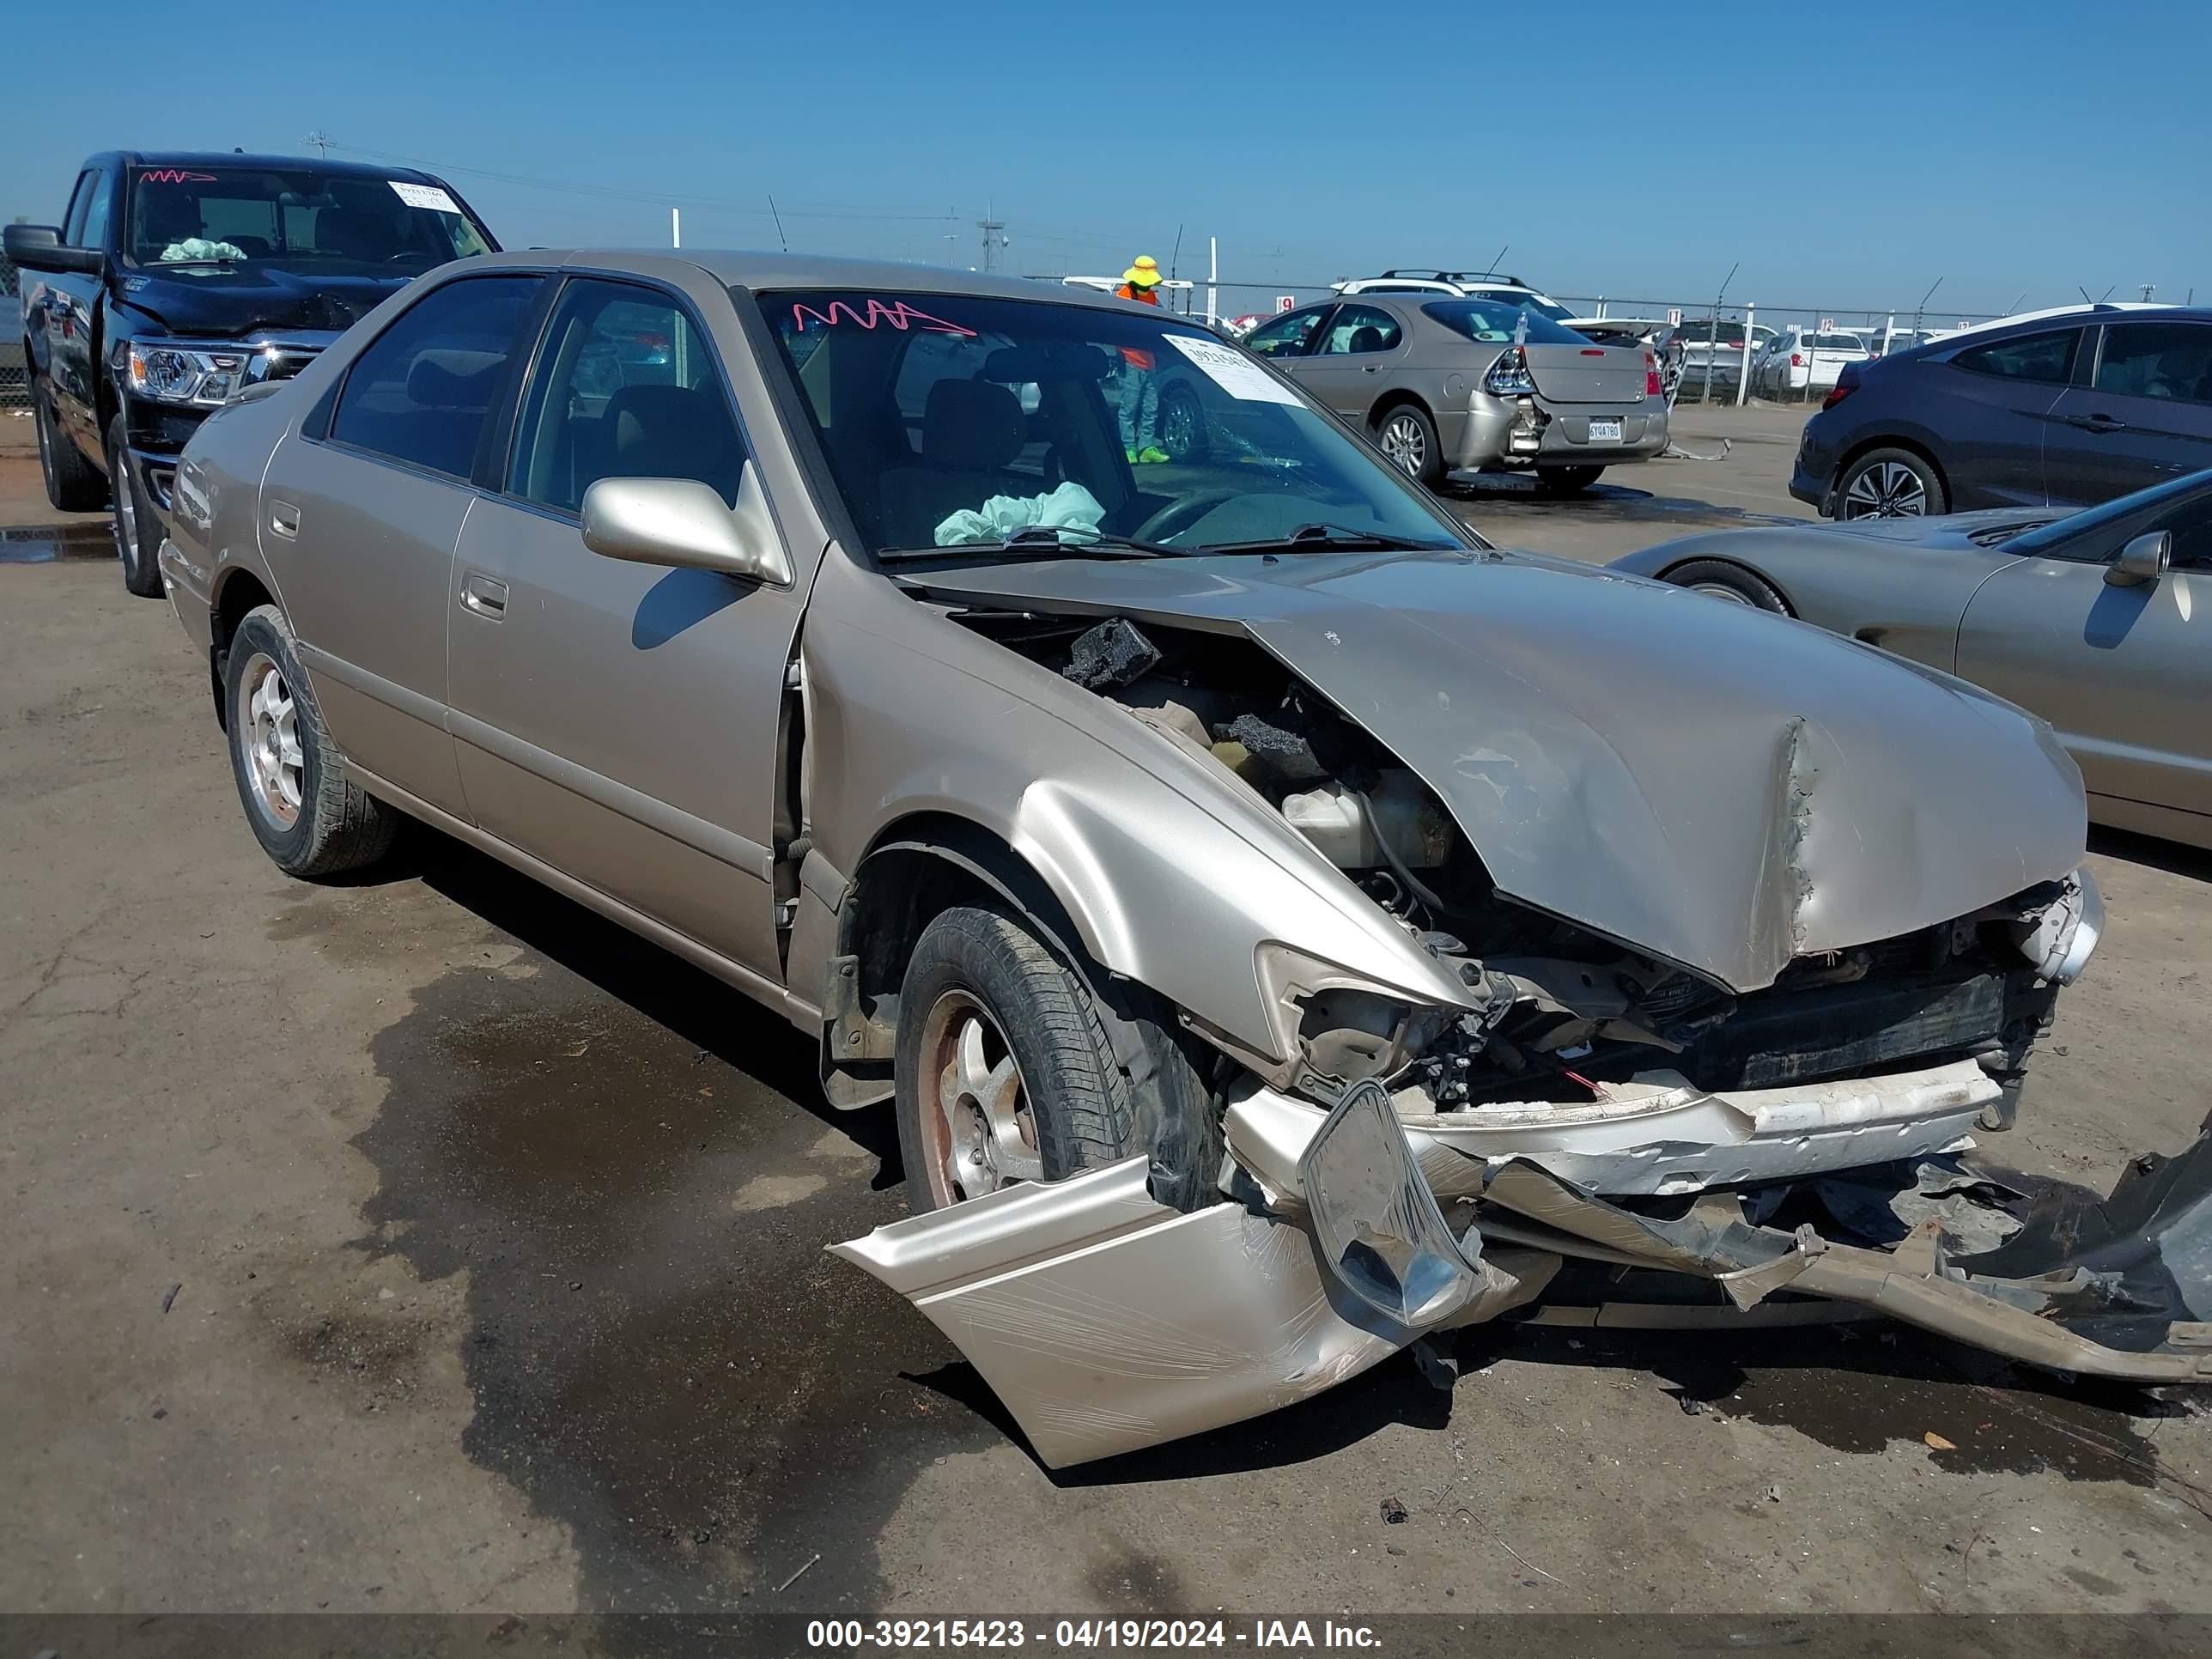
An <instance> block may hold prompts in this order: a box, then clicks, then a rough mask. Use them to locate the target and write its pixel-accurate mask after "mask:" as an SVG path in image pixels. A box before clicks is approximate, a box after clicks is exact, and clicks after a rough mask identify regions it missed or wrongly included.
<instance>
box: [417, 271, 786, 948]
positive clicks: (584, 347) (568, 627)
mask: <svg viewBox="0 0 2212 1659" xmlns="http://www.w3.org/2000/svg"><path fill="white" fill-rule="evenodd" d="M716 301H719V303H718V304H717V303H715V302H716ZM708 305H712V306H713V307H714V310H715V311H716V312H717V313H720V315H721V317H722V320H723V321H724V323H725V325H726V326H725V329H724V331H723V337H724V339H725V340H726V341H728V342H731V343H733V356H734V353H735V352H742V351H744V350H745V348H744V345H743V344H742V343H741V337H739V335H738V331H737V323H736V319H735V317H734V315H732V314H730V310H729V300H728V296H727V295H726V294H725V293H721V292H720V291H719V290H714V289H708V288H706V287H705V285H704V284H703V282H702V284H701V291H700V292H699V293H698V294H696V295H684V294H680V293H678V291H677V290H675V289H671V288H668V287H664V286H660V285H658V284H653V283H633V282H627V281H620V280H617V279H615V278H612V277H602V276H573V277H571V278H570V279H569V280H568V282H567V283H566V284H565V285H564V286H563V288H562V292H561V295H560V298H559V301H558V302H557V303H556V305H555V307H554V308H553V312H552V316H551V319H550V322H549V323H548V325H547V326H546V329H545V332H544V340H543V342H542V343H540V345H539V346H538V350H537V354H536V362H535V366H534V367H533V368H532V371H531V376H530V384H529V386H527V388H526V390H525V392H524V393H523V396H522V398H521V401H520V409H519V411H518V414H517V417H516V419H515V421H514V423H513V440H512V442H511V445H510V446H509V448H510V449H511V459H510V460H508V461H507V464H506V465H504V466H503V467H495V470H494V471H492V472H491V473H489V474H488V475H487V477H491V478H495V479H497V480H499V481H501V483H502V484H503V488H501V489H498V490H497V491H496V492H495V493H488V494H487V495H486V496H485V497H484V498H483V499H482V500H479V501H477V503H476V505H475V507H473V508H472V510H471V512H470V513H469V515H468V519H467V522H466V524H465V526H463V528H462V530H461V532H460V540H459V549H458V556H457V558H456V560H455V562H454V566H453V583H452V588H451V593H450V598H449V599H447V604H446V606H445V611H444V617H445V621H446V623H447V626H449V627H450V629H451V630H452V632H451V640H452V653H451V659H452V668H453V690H452V702H453V714H452V725H453V732H454V735H455V737H456V738H457V739H458V740H459V741H458V744H457V750H458V757H459V764H460V769H461V779H462V785H463V787H464V789H465V792H466V794H467V798H468V802H469V806H470V809H471V812H472V813H473V815H474V817H475V818H476V821H477V823H479V824H480V825H481V826H482V827H483V829H486V830H489V832H490V833H492V834H493V835H495V836H498V837H499V838H500V839H501V840H502V841H505V842H507V843H509V844H510V845H512V846H514V847H517V848H520V849H522V850H523V851H524V852H526V853H528V854H532V856H534V857H536V858H539V859H542V860H544V861H545V862H546V863H548V864H550V865H552V866H554V867H555V868H556V869H558V870H561V871H562V872H565V873H567V874H568V875H569V876H571V877H573V878H575V879H576V880H579V881H581V882H584V883H586V884H588V885H589V886H592V887H593V888H596V889H597V890H599V891H600V892H602V893H605V894H607V895H609V896H611V897H614V898H617V899H618V900H620V901H622V902H623V903H625V904H627V905H629V906H630V907H632V908H635V909H637V910H639V911H641V912H643V913H644V914H645V915H647V916H649V917H651V918H652V919H653V921H657V922H659V923H660V924H662V925H663V926H665V927H669V928H671V929H673V930H674V931H675V932H676V933H680V934H682V935H683V936H684V937H685V938H687V939H692V940H694V941H696V942H697V943H699V944H701V945H706V946H708V948H709V949H711V950H713V951H715V952H716V953H717V954H719V955H720V956H722V957H727V958H730V959H732V960H735V961H737V962H738V963H741V964H743V965H744V966H745V967H748V968H750V969H754V970H756V971H757V972H758V973H759V974H760V975H762V976H763V978H765V979H767V980H769V981H772V982H774V983H775V984H778V985H781V983H782V969H781V959H780V956H779V952H778V950H777V945H776V939H777V934H776V917H775V902H774V896H773V891H772V889H771V886H770V880H771V876H772V860H773V848H774V845H775V842H777V841H778V839H779V835H780V833H781V838H782V839H785V840H787V839H788V838H789V836H790V835H792V834H793V833H795V830H794V829H793V828H792V826H788V825H787V826H784V828H783V829H782V830H781V832H779V830H778V829H777V826H776V825H775V822H774V814H775V811H776V810H777V802H778V799H779V795H778V791H777V788H776V775H775V766H776V755H777V752H778V746H779V744H780V743H781V740H782V739H781V734H782V727H781V720H782V719H783V717H784V715H785V713H786V705H787V696H786V692H785V684H784V676H785V670H786V667H787V665H788V664H789V663H790V661H791V654H792V647H793V639H794V637H795V635H796V634H797V630H798V624H799V606H800V602H801V599H802V598H803V596H804V592H805V577H806V576H807V575H809V574H811V569H812V564H813V561H812V559H811V558H809V557H805V556H802V553H803V551H804V550H799V549H794V548H787V549H786V552H787V556H788V557H789V558H790V562H791V565H792V568H793V570H794V571H797V572H798V573H799V582H798V583H797V585H795V586H789V587H773V586H763V584H761V583H758V582H750V581H743V580H738V578H736V577H734V576H729V575H725V574H720V573H718V572H714V571H707V570H689V569H671V568H663V567H658V566H653V565H645V564H632V563H627V562H620V561H617V560H614V559H608V558H603V557H601V556H599V555H598V554H596V553H593V552H592V551H591V550H589V549H588V548H586V546H585V545H584V541H583V536H582V533H581V527H580V507H581V505H582V502H583V499H584V492H585V491H586V489H589V488H590V487H591V486H592V483H596V482H597V481H599V479H601V478H615V477H631V478H635V477H676V478H690V479H696V480H697V481H698V482H701V483H706V484H708V485H709V486H711V487H712V488H713V489H714V490H715V491H716V492H717V493H719V494H720V496H721V497H722V500H723V501H724V502H725V503H726V504H727V505H729V506H730V507H732V508H733V509H737V508H739V507H744V508H745V509H746V510H749V511H758V512H761V513H766V512H767V511H768V509H767V507H766V504H765V501H764V498H763V495H762V492H761V485H760V483H759V479H758V469H757V467H756V466H754V465H751V464H750V450H749V448H748V446H747V442H746V439H745V435H744V434H745V429H746V428H745V426H744V422H742V421H741V420H740V418H739V416H738V411H737V406H736V404H735V403H734V402H733V401H732V389H731V385H730V382H729V379H728V378H726V376H725V374H724V373H723V367H722V361H721V357H720V350H719V349H718V346H717V343H716V342H715V340H714V337H712V336H711V335H710V333H709V331H708V328H707V327H706V326H705V325H703V324H702V307H706V306H708ZM738 367H739V368H741V369H744V370H746V371H749V370H750V356H747V357H746V358H744V360H742V362H740V363H739V365H738ZM815 551H817V552H818V549H817V550H815Z"/></svg>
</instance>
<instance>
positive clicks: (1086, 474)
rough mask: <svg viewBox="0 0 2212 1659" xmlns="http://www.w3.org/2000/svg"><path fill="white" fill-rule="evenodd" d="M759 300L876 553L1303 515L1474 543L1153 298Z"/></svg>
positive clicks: (1083, 543) (1136, 533) (1032, 544)
mask: <svg viewBox="0 0 2212 1659" xmlns="http://www.w3.org/2000/svg"><path fill="white" fill-rule="evenodd" d="M759 298H760V305H761V307H762V309H763V313H764V314H765V316H766V318H767V320H768V323H769V327H770V329H771V330H772V331H774V333H775V337H776V340H777V342H778V343H779V344H780V345H781V348H782V352H783V356H784V360H785V362H787V364H788V366H789V368H790V369H791V372H792V373H793V374H794V375H795V376H796V377H797V379H798V382H799V388H800V390H801V391H802V392H803V393H804V394H805V403H806V407H807V410H808V413H809V414H810V415H811V417H812V419H813V422H814V426H815V430H816V432H817V435H819V436H820V438H821V441H822V447H823V452H824V453H825V454H826V455H827V457H828V459H829V471H830V473H831V475H832V477H834V479H835V481H836V485H837V489H838V490H839V492H840V494H841V495H842V496H843V497H844V501H845V505H846V507H847V508H848V510H849V511H850V513H852V516H853V520H854V524H855V525H856V526H858V528H859V530H860V536H861V538H862V539H863V541H864V542H865V543H866V546H867V549H868V550H869V551H870V552H872V553H879V552H884V551H886V550H894V549H896V550H911V549H917V548H919V549H937V548H950V547H991V548H994V549H996V550H999V552H1000V554H1001V555H1002V556H1023V557H1036V556H1038V548H1039V546H1040V545H1042V546H1044V547H1046V548H1048V549H1049V548H1051V547H1052V546H1053V545H1054V542H1055V540H1056V539H1057V537H1058V536H1059V535H1061V534H1064V535H1065V537H1066V544H1067V548H1068V550H1069V551H1070V552H1071V553H1080V552H1084V551H1086V550H1091V549H1094V548H1095V549H1096V550H1097V551H1098V552H1100V553H1101V554H1102V555H1103V554H1104V553H1106V552H1107V551H1109V550H1108V549H1107V547H1106V546H1105V541H1106V539H1107V538H1121V539H1122V540H1123V541H1125V542H1127V541H1128V540H1131V539H1136V540H1141V541H1143V542H1145V543H1146V544H1149V545H1150V549H1151V550H1153V551H1166V552H1184V551H1189V552H1198V551H1201V550H1205V549H1206V548H1209V547H1214V546H1221V545H1226V544H1243V543H1253V542H1273V543H1279V542H1285V541H1286V540H1287V539H1288V538H1290V537H1291V534H1292V533H1293V532H1297V531H1299V530H1301V529H1304V528H1307V527H1309V526H1330V527H1331V528H1332V529H1333V530H1334V531H1338V532H1352V533H1354V534H1356V535H1358V536H1361V537H1363V538H1384V539H1388V540H1389V541H1392V542H1406V543H1412V544H1418V545H1420V546H1425V547H1480V546H1482V545H1483V543H1482V542H1481V541H1480V539H1479V538H1476V537H1474V535H1473V534H1472V532H1468V531H1465V530H1464V529H1462V527H1461V526H1458V525H1456V524H1455V522H1454V521H1453V520H1449V519H1448V518H1446V517H1444V516H1443V513H1442V512H1441V510H1440V509H1437V508H1435V507H1431V506H1430V505H1429V504H1428V502H1427V499H1426V497H1425V496H1424V495H1421V494H1420V492H1419V490H1417V489H1415V488H1414V487H1413V485H1412V484H1411V483H1408V482H1407V481H1406V480H1404V479H1402V478H1401V477H1400V476H1399V475H1398V474H1397V473H1395V471H1391V470H1390V469H1389V467H1388V466H1387V465H1385V464H1384V463H1383V461H1382V460H1381V459H1379V458H1378V457H1377V456H1376V454H1375V453H1373V452H1371V451H1370V450H1369V449H1368V448H1367V447H1365V446H1364V445H1362V444H1360V443H1359V442H1358V441H1357V440H1356V439H1354V438H1352V436H1351V435H1349V434H1347V433H1346V431H1345V430H1344V429H1343V428H1341V427H1340V426H1338V425H1337V424H1336V423H1335V422H1334V421H1332V420H1330V419H1329V418H1328V416H1324V415H1322V413H1320V412H1319V411H1318V410H1316V408H1314V407H1313V406H1312V405H1311V404H1309V403H1308V402H1307V401H1306V400H1305V398H1304V397H1303V396H1302V395H1301V394H1300V393H1299V392H1297V391H1296V390H1294V389H1293V388H1291V386H1287V385H1285V383H1284V382H1283V381H1282V380H1279V379H1278V378H1277V377H1276V376H1275V375H1274V374H1272V373H1270V372H1269V371H1268V370H1267V369H1266V368H1262V367H1261V365H1260V364H1259V363H1258V362H1255V360H1254V359H1253V358H1252V357H1250V356H1248V355H1247V354H1246V353H1245V352H1243V350H1241V349H1238V348H1237V347H1236V346H1232V345H1230V344H1228V343H1225V342H1224V341H1221V340H1219V339H1217V338H1215V337H1213V336H1212V335H1209V334H1207V333H1205V332H1204V331H1200V330H1199V329H1196V328H1193V327H1190V326H1188V325H1185V324H1182V323H1181V322H1179V321H1178V320H1177V319H1176V318H1174V317H1173V316H1171V315H1164V314H1162V313H1159V312H1158V311H1155V310H1153V309H1152V308H1151V307H1139V306H1134V305H1131V306H1127V307H1101V306H1086V305H1069V304H1064V303H1060V302H1057V301H1024V300H1003V299H990V298H981V297H977V296H974V295H937V294H919V293H908V294H899V295H887V294H866V293H830V292H819V291H805V292H797V293H792V292H786V293H781V294H778V293H769V294H763V295H760V296H759ZM1307 544H1308V542H1306V541H1302V542H1301V543H1300V545H1301V546H1302V547H1303V546H1305V545H1307ZM1312 544H1314V545H1320V544H1322V543H1321V542H1319V541H1318V540H1315V541H1313V542H1312Z"/></svg>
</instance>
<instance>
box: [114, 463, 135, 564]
mask: <svg viewBox="0 0 2212 1659" xmlns="http://www.w3.org/2000/svg"><path fill="white" fill-rule="evenodd" d="M113 488H114V491H115V556H116V557H118V558H119V559H121V560H122V561H123V566H124V568H125V569H126V570H134V571H135V570H136V569H137V568H138V559H139V552H138V492H137V489H133V488H132V487H131V458H130V457H129V456H128V455H118V456H117V457H116V458H115V477H114V479H113Z"/></svg>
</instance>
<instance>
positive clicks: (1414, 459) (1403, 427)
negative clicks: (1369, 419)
mask: <svg viewBox="0 0 2212 1659" xmlns="http://www.w3.org/2000/svg"><path fill="white" fill-rule="evenodd" d="M1374 430H1375V442H1376V446H1377V447H1379V448H1381V450H1382V451H1383V457H1384V459H1387V460H1388V461H1389V463H1390V465H1393V466H1395V467H1396V468H1397V469H1398V470H1399V471H1401V472H1402V473H1404V474H1405V475H1406V476H1407V477H1409V478H1413V479H1415V480H1417V481H1419V483H1424V484H1426V485H1427V486H1428V487H1429V488H1430V489H1435V488H1436V486H1437V485H1438V484H1439V483H1443V476H1444V457H1443V445H1442V444H1440V443H1438V442H1437V425H1436V422H1434V421H1431V419H1430V418H1429V412H1428V410H1425V409H1423V408H1422V407H1421V406H1420V405H1419V404H1395V405H1394V406H1392V407H1391V408H1389V409H1386V410H1383V412H1382V413H1381V414H1380V415H1378V416H1376V417H1375V428H1374Z"/></svg>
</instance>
